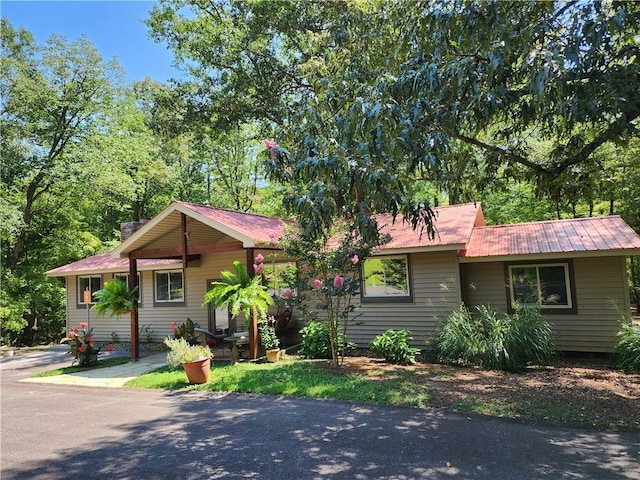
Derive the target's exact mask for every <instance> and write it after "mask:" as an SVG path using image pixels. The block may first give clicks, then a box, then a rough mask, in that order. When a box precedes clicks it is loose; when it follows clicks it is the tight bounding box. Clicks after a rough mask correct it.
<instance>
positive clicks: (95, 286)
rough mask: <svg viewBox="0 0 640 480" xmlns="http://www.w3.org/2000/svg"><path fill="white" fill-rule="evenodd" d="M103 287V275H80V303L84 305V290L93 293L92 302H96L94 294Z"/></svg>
mask: <svg viewBox="0 0 640 480" xmlns="http://www.w3.org/2000/svg"><path fill="white" fill-rule="evenodd" d="M101 288H102V276H101V275H87V276H83V277H78V305H84V304H85V302H84V292H86V291H89V293H90V295H91V302H90V303H91V304H94V303H96V300H95V298H93V294H94V293H96V292H97V291H98V290H100V289H101Z"/></svg>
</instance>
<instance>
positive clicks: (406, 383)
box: [127, 360, 429, 407]
mask: <svg viewBox="0 0 640 480" xmlns="http://www.w3.org/2000/svg"><path fill="white" fill-rule="evenodd" d="M380 373H382V372H380ZM401 377H402V375H386V376H385V375H381V376H377V377H375V378H368V375H367V374H366V372H363V373H359V374H348V373H347V372H346V371H344V370H340V369H338V370H332V369H331V368H328V367H327V366H326V363H323V362H316V361H300V360H297V361H285V362H280V363H275V364H267V363H264V364H255V363H242V364H238V365H234V366H231V365H225V364H221V363H218V362H216V363H214V364H213V365H212V368H211V378H210V380H209V383H207V384H205V385H197V386H189V385H188V383H187V377H186V374H185V373H184V372H183V371H182V370H176V371H171V370H169V369H168V368H167V367H164V368H161V369H159V370H155V371H153V372H151V373H148V374H146V375H143V376H141V377H139V378H136V379H134V380H131V381H130V382H128V383H127V386H128V387H136V388H165V389H180V388H187V387H189V388H191V389H197V390H203V391H224V392H251V393H266V394H272V395H289V396H304V397H314V398H326V399H336V400H345V401H353V402H377V403H387V404H391V405H411V406H416V407H426V406H428V405H429V394H428V391H427V389H426V387H425V385H424V384H422V383H419V382H417V381H411V376H410V375H408V376H406V378H401Z"/></svg>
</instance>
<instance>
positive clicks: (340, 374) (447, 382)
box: [127, 359, 640, 429]
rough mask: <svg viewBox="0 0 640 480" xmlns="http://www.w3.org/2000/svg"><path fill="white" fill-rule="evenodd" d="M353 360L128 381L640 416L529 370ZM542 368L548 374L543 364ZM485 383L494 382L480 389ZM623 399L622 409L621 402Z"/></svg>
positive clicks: (533, 413) (546, 416) (528, 412)
mask: <svg viewBox="0 0 640 480" xmlns="http://www.w3.org/2000/svg"><path fill="white" fill-rule="evenodd" d="M358 365H359V364H357V363H355V364H353V365H352V366H351V368H339V369H332V368H331V367H330V366H329V365H328V363H327V362H326V361H323V360H300V359H295V360H292V359H290V360H286V361H283V362H280V363H275V364H270V363H264V364H257V363H240V364H237V365H234V366H231V365H229V363H228V362H222V361H215V362H214V363H213V364H212V368H211V378H210V381H209V382H208V383H207V384H204V385H189V384H188V382H187V377H186V374H185V373H184V371H183V370H171V369H169V368H168V367H164V368H161V369H158V370H155V371H153V372H150V373H147V374H145V375H142V376H140V377H138V378H136V379H134V380H131V381H130V382H128V383H127V386H128V387H134V388H157V389H167V390H196V391H220V392H237V393H258V394H272V395H287V396H298V397H313V398H323V399H334V400H343V401H347V402H354V403H379V404H388V405H396V406H410V407H415V408H427V407H435V408H445V409H448V410H451V411H455V412H459V413H462V414H480V415H488V416H492V417H502V418H513V419H530V420H542V421H552V422H560V423H571V424H580V425H584V426H596V427H603V428H607V429H609V428H611V429H617V428H625V429H639V428H640V422H638V416H637V415H636V414H632V413H630V412H631V411H632V409H633V407H632V406H630V404H629V401H628V399H627V401H625V402H626V403H623V404H620V403H612V404H610V402H615V401H623V400H624V399H622V398H619V396H617V395H613V394H611V395H612V398H611V400H606V399H603V398H601V397H602V392H600V390H598V392H597V396H596V397H594V396H593V392H585V389H584V388H577V387H576V388H577V389H576V390H575V394H574V391H573V390H571V388H572V385H566V386H565V387H566V389H567V390H566V392H562V391H561V392H559V393H558V395H554V394H553V393H551V392H550V391H548V388H549V385H546V387H547V388H546V389H543V390H542V391H541V390H540V388H541V386H540V385H538V381H536V380H535V377H534V380H533V383H532V384H531V385H529V383H530V382H529V381H527V379H531V377H529V376H528V374H517V375H516V374H504V373H500V374H496V373H487V372H484V371H482V370H478V369H470V368H461V367H452V366H437V365H432V366H430V367H429V368H421V367H420V366H415V367H414V366H409V367H398V366H389V365H387V364H381V365H380V366H379V367H378V366H376V365H375V364H373V365H372V364H371V363H367V364H366V367H365V368H359V367H358ZM536 372H537V371H534V372H533V373H531V375H532V376H534V375H535V374H536ZM539 373H541V374H542V375H546V370H543V371H540V372H539ZM505 377H506V378H505ZM541 378H542V380H540V381H546V382H549V381H552V382H553V381H554V380H553V378H551V377H546V376H543V377H541ZM570 378H573V377H570ZM565 382H566V379H565ZM576 382H577V383H578V384H580V382H579V381H576ZM486 385H490V386H491V388H489V389H487V388H485V387H486ZM583 394H584V395H583ZM593 401H597V402H598V404H597V406H598V407H600V408H594V407H595V406H596V405H594V403H593ZM620 405H622V406H623V408H621V409H620V408H618V407H619V406H620ZM605 407H606V408H605ZM630 409H631V410H630Z"/></svg>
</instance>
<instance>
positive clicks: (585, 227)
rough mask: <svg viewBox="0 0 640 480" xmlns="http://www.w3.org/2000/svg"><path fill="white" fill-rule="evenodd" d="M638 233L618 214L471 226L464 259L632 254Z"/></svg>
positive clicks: (639, 242) (638, 243)
mask: <svg viewBox="0 0 640 480" xmlns="http://www.w3.org/2000/svg"><path fill="white" fill-rule="evenodd" d="M639 249H640V236H638V234H637V233H636V232H634V231H633V229H632V228H631V227H629V225H627V224H626V223H625V222H624V220H622V219H621V218H620V217H619V216H617V215H615V216H607V217H590V218H575V219H567V220H548V221H542V222H531V223H518V224H512V225H495V226H482V227H477V228H474V229H473V232H472V233H471V239H470V240H469V243H468V244H467V248H466V250H463V251H461V253H460V256H461V257H465V258H481V257H504V256H516V255H519V256H523V255H543V254H559V253H562V254H576V253H587V252H600V253H605V252H607V253H611V252H613V251H616V252H619V253H622V254H625V253H626V254H627V255H634V254H638V253H640V251H634V250H639Z"/></svg>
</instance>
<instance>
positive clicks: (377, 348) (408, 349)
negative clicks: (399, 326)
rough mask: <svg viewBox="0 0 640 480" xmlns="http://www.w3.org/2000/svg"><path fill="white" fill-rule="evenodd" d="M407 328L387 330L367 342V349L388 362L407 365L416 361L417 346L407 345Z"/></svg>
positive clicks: (409, 336)
mask: <svg viewBox="0 0 640 480" xmlns="http://www.w3.org/2000/svg"><path fill="white" fill-rule="evenodd" d="M409 340H411V332H410V331H409V330H406V329H404V330H391V329H390V330H387V331H386V332H384V333H381V334H380V335H378V336H377V337H376V338H374V339H373V340H371V342H369V349H370V350H371V351H372V352H373V353H374V354H376V355H377V356H379V357H382V358H384V359H385V361H387V362H389V363H397V364H399V365H408V364H410V363H416V355H417V354H418V352H420V349H419V348H416V347H412V346H411V345H409Z"/></svg>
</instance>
